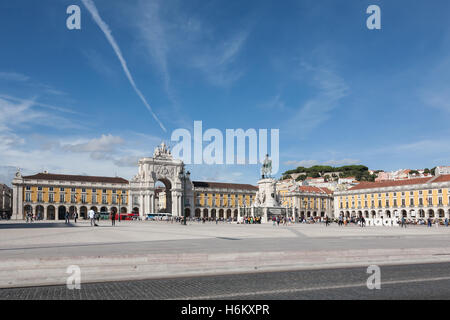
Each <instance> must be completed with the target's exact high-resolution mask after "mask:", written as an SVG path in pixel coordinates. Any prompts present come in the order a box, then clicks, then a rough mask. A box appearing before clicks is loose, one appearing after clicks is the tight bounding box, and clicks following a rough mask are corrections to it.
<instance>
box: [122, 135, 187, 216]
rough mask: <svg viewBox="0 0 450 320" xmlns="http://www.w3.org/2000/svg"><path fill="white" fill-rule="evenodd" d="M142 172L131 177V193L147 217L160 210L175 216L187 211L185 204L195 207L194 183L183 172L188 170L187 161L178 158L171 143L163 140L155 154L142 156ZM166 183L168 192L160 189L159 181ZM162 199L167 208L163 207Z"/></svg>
mask: <svg viewBox="0 0 450 320" xmlns="http://www.w3.org/2000/svg"><path fill="white" fill-rule="evenodd" d="M138 165H139V172H138V174H137V175H136V176H135V177H134V178H133V179H132V180H131V181H130V197H131V198H132V199H136V200H137V203H138V204H139V214H140V215H141V217H142V218H144V217H145V216H146V215H147V214H148V213H156V212H158V211H162V212H167V213H171V214H172V215H174V216H182V215H183V209H182V208H183V203H182V198H183V196H185V198H184V206H185V208H190V212H192V211H193V207H191V204H192V205H193V203H194V199H193V192H192V189H193V186H192V182H191V181H190V180H189V179H188V180H187V181H185V182H183V181H182V180H181V179H180V177H179V175H180V173H181V172H182V171H183V170H184V163H183V162H182V161H181V160H178V159H174V158H173V156H172V154H171V152H170V150H169V147H168V146H166V145H165V143H162V144H161V145H160V146H158V147H156V148H155V151H154V153H153V157H151V158H142V159H140V160H139V163H138ZM161 183H162V185H163V187H164V189H165V191H164V194H161V192H160V191H159V190H158V184H161ZM160 201H161V202H164V206H161V207H165V208H159V207H160Z"/></svg>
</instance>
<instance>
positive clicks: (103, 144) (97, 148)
mask: <svg viewBox="0 0 450 320" xmlns="http://www.w3.org/2000/svg"><path fill="white" fill-rule="evenodd" d="M123 143H124V140H123V139H122V138H121V137H116V136H113V135H111V134H108V135H104V134H102V136H101V137H100V138H97V139H91V140H89V141H87V142H81V143H73V144H65V145H63V146H62V147H63V149H65V150H68V151H72V152H111V151H113V150H114V149H116V148H117V146H119V145H121V144H123Z"/></svg>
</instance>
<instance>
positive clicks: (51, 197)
mask: <svg viewBox="0 0 450 320" xmlns="http://www.w3.org/2000/svg"><path fill="white" fill-rule="evenodd" d="M91 198H92V200H91V203H93V204H95V203H97V196H96V195H92V197H91ZM80 200H81V203H88V202H87V196H86V195H85V194H82V195H81V199H80ZM118 200H119V201H120V202H121V203H126V202H127V196H125V195H124V196H121V197H118V196H117V195H112V197H111V202H112V203H113V204H116V203H117V202H118ZM25 201H27V202H31V192H26V193H25ZM43 201H44V197H43V193H42V192H38V193H37V202H43ZM48 202H55V194H54V193H49V194H48ZM59 202H66V195H65V194H64V193H60V194H59ZM70 202H71V203H77V202H78V197H77V196H76V195H75V194H71V195H70ZM102 203H103V204H107V203H108V196H107V195H102Z"/></svg>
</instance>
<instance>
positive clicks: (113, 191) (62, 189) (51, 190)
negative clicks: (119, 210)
mask: <svg viewBox="0 0 450 320" xmlns="http://www.w3.org/2000/svg"><path fill="white" fill-rule="evenodd" d="M55 189H59V191H60V192H65V191H66V188H54V187H49V188H48V191H49V192H54V191H56V190H55ZM25 190H26V191H31V186H26V187H25ZM37 190H38V191H42V190H43V187H37ZM86 190H87V189H85V188H82V189H81V192H82V193H86ZM70 191H71V192H76V188H70ZM117 191H120V190H116V189H113V190H112V193H113V194H115V193H117ZM91 192H92V193H96V192H97V189H91ZM102 193H107V189H102ZM122 193H127V191H126V190H122Z"/></svg>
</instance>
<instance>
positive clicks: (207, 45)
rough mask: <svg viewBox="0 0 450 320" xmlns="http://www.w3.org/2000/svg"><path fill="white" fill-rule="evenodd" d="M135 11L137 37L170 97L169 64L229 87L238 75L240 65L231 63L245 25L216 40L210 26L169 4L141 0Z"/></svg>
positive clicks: (242, 41) (245, 32) (244, 37)
mask: <svg viewBox="0 0 450 320" xmlns="http://www.w3.org/2000/svg"><path fill="white" fill-rule="evenodd" d="M163 6H164V7H163ZM137 10H138V12H137V14H138V15H139V16H140V18H139V19H138V20H137V28H138V30H139V36H140V40H141V41H142V42H143V44H144V47H145V48H146V49H147V51H148V52H149V54H150V57H151V58H152V60H153V62H154V64H155V66H157V67H158V69H159V70H160V72H161V73H162V75H163V77H164V83H165V88H166V91H167V93H168V95H169V97H170V98H171V100H173V94H172V92H171V91H172V90H171V89H170V66H169V65H170V64H173V65H178V66H182V67H186V66H187V67H190V68H194V69H197V70H199V71H200V72H201V73H202V74H203V75H204V76H205V78H206V80H207V81H208V82H209V83H210V84H212V85H215V86H229V85H230V84H232V83H234V82H235V81H236V80H238V79H239V78H240V77H241V76H242V74H243V71H242V67H241V68H238V67H237V66H234V62H236V58H237V57H238V55H239V53H240V52H241V50H242V48H243V47H244V45H245V43H246V41H247V38H248V35H249V28H248V27H241V28H240V29H239V31H238V32H235V33H232V34H231V35H229V36H225V40H223V41H221V42H218V41H217V40H216V39H217V37H216V36H215V35H214V26H210V25H208V24H207V23H206V22H205V21H203V20H200V19H198V18H197V17H195V16H193V15H187V14H185V13H184V12H182V11H181V10H179V9H178V7H177V6H174V5H173V3H167V2H162V1H152V2H149V1H141V2H140V6H139V7H138V9H137ZM221 37H223V34H222V35H221ZM180 62H181V63H180Z"/></svg>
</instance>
